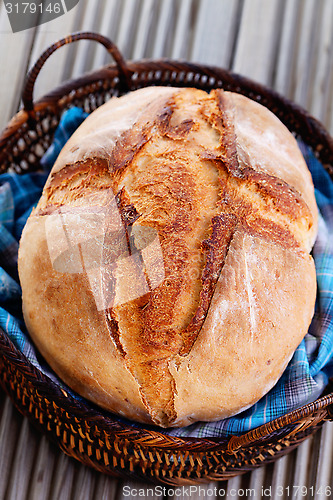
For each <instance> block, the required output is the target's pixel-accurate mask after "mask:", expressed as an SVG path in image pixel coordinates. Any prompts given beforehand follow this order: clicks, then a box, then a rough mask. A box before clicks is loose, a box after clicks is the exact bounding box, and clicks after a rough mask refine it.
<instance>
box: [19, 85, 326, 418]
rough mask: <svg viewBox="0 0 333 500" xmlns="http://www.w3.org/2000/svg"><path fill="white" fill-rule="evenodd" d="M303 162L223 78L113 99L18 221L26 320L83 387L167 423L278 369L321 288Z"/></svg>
mask: <svg viewBox="0 0 333 500" xmlns="http://www.w3.org/2000/svg"><path fill="white" fill-rule="evenodd" d="M316 232H317V207H316V202H315V198H314V188H313V184H312V179H311V176H310V173H309V171H308V169H307V167H306V164H305V161H304V159H303V157H302V154H301V152H300V151H299V149H298V146H297V143H296V140H295V139H294V137H293V136H292V135H291V134H290V133H289V131H288V130H287V129H286V127H285V126H284V125H283V124H282V123H281V122H280V121H279V120H278V119H277V118H276V117H275V116H274V115H273V114H272V113H271V112H270V111H268V110H267V109H266V108H264V107H263V106H261V105H260V104H258V103H256V102H253V101H251V100H249V99H247V98H246V97H244V96H241V95H238V94H234V93H231V92H224V91H222V90H214V91H212V92H211V93H210V94H208V93H205V92H203V91H201V90H197V89H176V88H172V87H154V88H153V87H148V88H145V89H141V90H138V91H134V92H131V93H129V94H128V95H125V96H123V97H120V98H113V99H111V100H110V101H109V102H108V103H106V104H104V105H103V106H101V107H100V108H98V109H97V110H96V111H95V112H93V113H92V114H91V115H90V116H89V117H88V118H87V119H86V120H85V122H84V123H83V124H82V125H81V126H80V127H79V129H78V130H77V131H76V132H75V133H74V134H73V136H72V137H71V138H70V139H69V141H68V142H67V144H66V145H65V147H64V148H63V150H62V152H61V153H60V155H59V157H58V159H57V161H56V163H55V165H54V167H53V169H52V171H51V173H50V176H49V179H48V181H47V183H46V185H45V188H44V191H43V194H42V197H41V199H40V201H39V203H38V206H37V208H36V209H35V211H34V212H33V213H32V214H31V216H30V218H29V220H28V222H27V225H26V227H25V229H24V232H23V235H22V239H21V243H20V251H19V273H20V280H21V285H22V291H23V308H24V317H25V321H26V325H27V328H28V330H29V332H30V334H31V337H32V338H33V340H34V342H35V343H36V345H37V347H38V348H39V350H40V352H41V353H42V354H43V356H44V357H45V359H46V360H47V361H48V363H49V364H50V365H51V367H52V368H53V369H54V370H55V371H56V373H57V374H58V375H59V376H60V377H61V378H62V379H63V380H64V381H65V382H66V383H67V384H68V385H69V386H70V387H72V388H73V389H74V390H76V391H77V392H78V393H80V394H81V395H83V396H85V397H86V398H88V399H90V400H92V401H94V402H95V403H97V404H99V405H100V406H102V407H104V408H106V409H108V410H110V411H112V412H114V413H117V414H120V415H123V416H126V417H127V418H129V419H133V420H136V421H139V422H144V423H155V424H158V425H160V426H163V427H168V426H184V425H188V424H191V423H193V422H195V421H200V420H205V421H210V420H219V419H221V418H224V417H228V416H231V415H234V414H236V413H239V412H240V411H242V410H244V409H245V408H247V407H249V406H251V405H252V404H254V403H255V402H256V401H258V399H260V398H261V397H262V396H263V395H264V394H266V393H267V392H268V391H269V390H270V389H271V388H272V387H273V386H274V384H275V383H276V382H277V380H278V379H279V377H280V376H281V374H282V372H283V370H284V369H285V367H286V365H287V363H288V361H289V360H290V358H291V357H292V355H293V353H294V351H295V349H296V348H297V346H298V345H299V343H300V342H301V340H302V339H303V337H304V335H305V334H306V333H307V329H308V326H309V324H310V321H311V318H312V315H313V311H314V303H315V296H316V275H315V268H314V263H313V259H312V257H311V256H310V254H309V252H310V251H311V248H312V246H313V243H314V240H315V238H316Z"/></svg>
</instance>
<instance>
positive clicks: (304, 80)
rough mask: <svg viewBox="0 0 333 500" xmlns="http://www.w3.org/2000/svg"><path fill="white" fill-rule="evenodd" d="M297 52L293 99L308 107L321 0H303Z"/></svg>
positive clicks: (316, 49)
mask: <svg viewBox="0 0 333 500" xmlns="http://www.w3.org/2000/svg"><path fill="white" fill-rule="evenodd" d="M301 5H302V19H301V30H300V35H299V43H298V54H297V59H296V64H295V75H294V91H293V95H292V97H293V99H294V100H295V101H296V102H298V103H299V104H301V105H302V106H304V107H306V108H308V107H309V105H310V93H311V85H312V83H313V81H312V78H313V75H314V73H315V71H316V56H317V54H318V41H319V31H320V25H321V23H320V13H321V8H322V2H321V0H319V1H318V0H303V2H302V4H301Z"/></svg>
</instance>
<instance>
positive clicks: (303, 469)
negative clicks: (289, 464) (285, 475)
mask: <svg viewBox="0 0 333 500" xmlns="http://www.w3.org/2000/svg"><path fill="white" fill-rule="evenodd" d="M312 441H313V440H312V438H309V439H306V440H305V441H304V442H303V443H301V444H300V446H299V447H298V448H297V450H296V451H295V469H294V474H293V478H292V482H291V483H292V484H293V485H295V486H300V489H298V490H295V491H294V498H295V500H301V499H304V491H305V488H308V487H309V484H308V469H309V463H310V453H311V445H312Z"/></svg>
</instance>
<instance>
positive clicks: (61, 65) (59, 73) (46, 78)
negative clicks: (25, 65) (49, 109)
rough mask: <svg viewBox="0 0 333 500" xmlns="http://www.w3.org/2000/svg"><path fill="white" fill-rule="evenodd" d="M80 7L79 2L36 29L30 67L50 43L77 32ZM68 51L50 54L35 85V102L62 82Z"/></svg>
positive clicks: (63, 48)
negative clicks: (63, 13)
mask: <svg viewBox="0 0 333 500" xmlns="http://www.w3.org/2000/svg"><path fill="white" fill-rule="evenodd" d="M82 5H83V3H81V2H79V3H78V5H77V6H76V7H74V8H73V9H72V10H71V11H69V12H67V13H66V14H65V15H63V16H61V17H58V18H57V19H54V20H52V21H50V22H48V23H46V24H45V25H41V26H39V27H38V28H37V30H36V36H35V39H34V44H33V50H32V52H31V56H30V60H29V66H30V67H31V66H32V65H33V64H34V63H35V62H36V60H37V59H38V57H39V56H40V55H41V53H42V52H43V51H44V50H45V49H47V48H48V47H49V46H50V45H51V44H52V43H54V42H56V41H57V40H59V39H60V38H63V37H65V36H67V35H69V34H70V33H72V32H74V31H77V29H78V23H77V19H78V18H79V14H80V9H81V8H82ZM78 43H80V42H78ZM68 49H69V47H66V46H65V47H62V48H60V49H59V50H57V51H56V52H55V53H54V54H52V56H51V57H50V58H49V60H48V61H46V63H45V66H44V67H43V69H42V70H41V72H40V74H39V76H38V78H37V82H36V85H35V89H34V98H35V100H36V99H37V98H38V97H41V96H42V95H44V94H45V93H47V92H48V91H50V90H51V89H53V88H55V87H56V86H57V85H59V84H60V83H61V82H62V81H63V73H64V69H65V64H66V58H67V57H68V54H69V52H68Z"/></svg>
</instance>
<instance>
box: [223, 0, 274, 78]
mask: <svg viewBox="0 0 333 500" xmlns="http://www.w3.org/2000/svg"><path fill="white" fill-rule="evenodd" d="M282 7H283V2H281V1H280V0H270V1H263V0H245V3H244V7H243V12H242V17H241V22H240V28H239V33H238V39H237V45H236V50H235V58H234V61H233V63H232V69H233V70H234V71H236V72H238V73H242V74H243V75H246V76H248V77H250V78H252V79H254V80H256V81H258V82H261V83H265V84H269V83H270V82H271V79H272V75H273V69H274V63H275V56H276V50H277V45H278V39H279V34H280V27H281V26H280V25H281V16H282Z"/></svg>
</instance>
